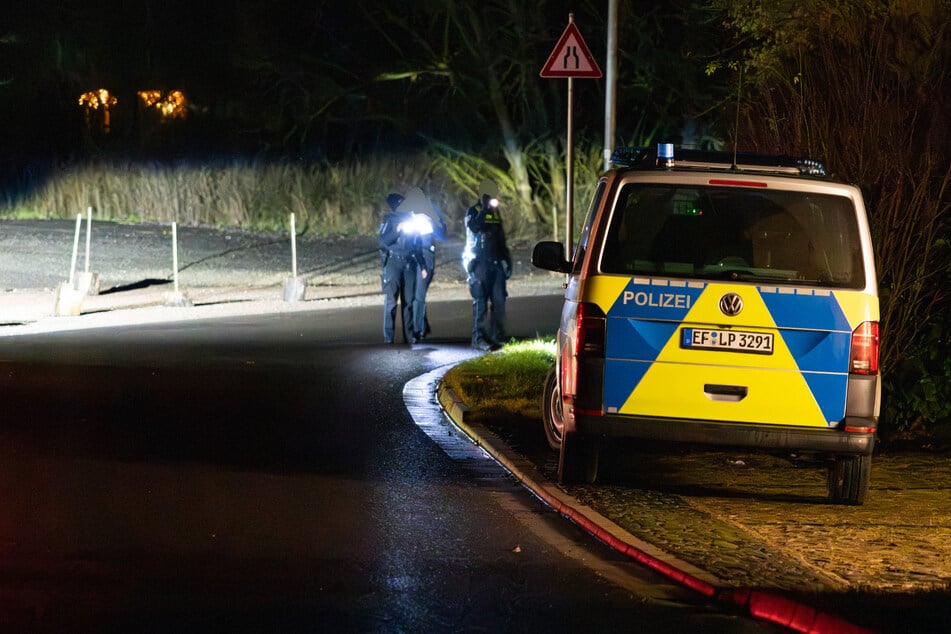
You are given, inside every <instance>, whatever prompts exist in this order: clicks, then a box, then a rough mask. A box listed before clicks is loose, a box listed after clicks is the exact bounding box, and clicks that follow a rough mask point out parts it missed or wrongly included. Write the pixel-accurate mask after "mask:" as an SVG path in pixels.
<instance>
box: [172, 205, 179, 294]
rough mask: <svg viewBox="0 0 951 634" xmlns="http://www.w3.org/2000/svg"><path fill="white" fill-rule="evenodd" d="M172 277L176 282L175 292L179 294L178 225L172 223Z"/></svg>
mask: <svg viewBox="0 0 951 634" xmlns="http://www.w3.org/2000/svg"><path fill="white" fill-rule="evenodd" d="M172 275H173V277H174V280H175V292H176V293H177V292H178V223H176V222H173V223H172Z"/></svg>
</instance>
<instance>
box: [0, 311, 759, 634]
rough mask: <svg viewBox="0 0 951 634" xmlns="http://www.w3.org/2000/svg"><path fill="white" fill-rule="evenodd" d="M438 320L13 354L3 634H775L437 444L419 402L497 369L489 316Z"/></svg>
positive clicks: (324, 316) (174, 332)
mask: <svg viewBox="0 0 951 634" xmlns="http://www.w3.org/2000/svg"><path fill="white" fill-rule="evenodd" d="M533 301H552V299H551V298H548V299H543V300H533ZM554 301H557V298H555V299H554ZM519 303H520V302H519V301H517V300H513V301H512V302H511V304H510V314H511V316H512V324H511V328H510V330H511V334H513V335H515V336H525V337H527V336H533V335H534V334H535V333H536V332H537V331H538V329H539V328H541V329H543V330H544V329H546V328H551V327H552V326H551V324H540V323H538V319H537V315H538V314H548V313H550V312H551V311H548V310H545V311H541V312H540V311H539V310H537V309H532V307H531V306H528V307H526V308H525V309H523V310H520V309H519V308H518V305H519ZM432 314H433V316H434V317H433V328H434V331H435V333H436V334H437V335H440V336H442V337H443V338H442V339H439V338H437V339H435V340H434V341H433V343H432V345H427V346H422V347H419V346H417V347H414V348H410V347H407V346H384V345H382V344H381V343H379V330H380V325H379V320H380V314H379V307H370V308H355V309H341V310H336V309H334V310H326V311H320V312H313V313H307V312H301V313H291V314H282V315H278V316H273V315H269V316H257V317H254V316H250V317H231V318H227V319H217V320H202V321H196V322H187V321H186V322H177V323H172V324H151V325H147V326H143V327H112V328H102V329H90V330H83V331H76V332H70V333H50V334H44V335H29V336H19V337H13V338H6V339H4V340H3V342H2V344H3V345H2V347H0V393H2V394H3V397H4V408H3V410H2V415H0V464H2V465H3V467H2V469H0V499H2V500H3V509H4V510H3V512H2V513H0V597H2V599H3V601H2V603H0V623H3V624H7V625H11V626H12V627H14V628H15V629H24V628H25V629H32V630H34V631H64V630H65V631H123V632H126V631H176V632H180V631H201V632H207V631H276V630H280V631H330V630H333V631H361V632H362V631H394V632H395V631H465V630H485V629H491V630H493V631H526V630H528V631H578V630H581V631H616V630H618V629H628V628H630V627H631V626H632V624H636V629H650V630H653V631H661V632H674V631H678V632H679V631H684V630H690V631H694V630H700V629H702V630H704V631H722V632H746V631H759V630H760V628H759V626H758V625H757V624H755V623H754V622H753V621H751V620H750V619H748V618H743V617H739V616H735V615H726V614H722V613H718V612H717V611H715V610H713V609H710V607H709V606H706V605H704V602H703V601H702V600H700V597H697V596H695V595H694V594H693V593H690V592H688V591H685V590H684V589H682V588H679V587H674V586H673V585H671V584H670V583H669V581H667V580H666V579H665V578H662V577H660V576H659V575H656V574H654V573H650V572H649V571H647V570H645V569H643V568H642V567H640V566H638V565H637V564H634V563H633V562H630V561H629V560H625V559H624V558H622V557H620V556H619V555H617V554H616V553H614V552H613V551H610V550H609V549H607V548H606V547H604V546H603V545H601V544H599V543H598V542H596V541H594V540H593V539H591V538H590V537H588V536H587V535H585V534H583V533H582V532H581V531H580V530H578V529H577V528H576V527H574V526H573V525H570V524H568V523H567V522H565V521H563V520H562V519H561V518H560V517H558V516H557V515H555V514H554V513H552V512H551V511H550V510H548V509H546V508H544V507H542V505H541V504H540V503H539V502H538V501H537V500H536V499H535V498H534V497H532V496H531V495H530V494H528V493H527V492H526V491H525V490H524V489H523V488H522V487H520V486H519V485H518V484H517V483H515V482H514V480H512V479H511V477H509V476H508V475H507V474H506V473H505V472H504V471H502V470H501V469H500V468H499V469H494V470H492V469H490V470H488V471H481V472H480V473H478V474H473V473H472V471H471V470H467V469H466V468H464V466H463V465H461V464H460V462H459V461H457V460H455V459H454V458H453V457H451V456H450V455H448V454H447V453H446V452H445V451H443V450H442V449H440V448H439V447H438V446H437V445H436V444H434V442H433V441H432V440H431V439H430V438H429V437H428V436H427V435H426V434H425V433H423V431H421V430H420V428H419V427H418V426H417V425H416V424H415V421H414V420H413V419H412V417H411V416H410V414H409V412H407V411H406V409H405V407H404V406H403V403H402V398H401V391H402V389H403V386H404V384H405V383H406V382H407V381H409V380H410V379H411V378H413V377H415V376H418V375H420V374H422V373H424V372H426V371H428V370H431V369H433V368H435V367H439V366H441V365H445V364H448V363H454V362H456V361H458V360H459V359H461V358H465V357H466V356H468V355H471V354H473V352H472V351H471V350H470V349H469V348H468V347H466V346H465V342H466V340H467V337H466V335H467V332H468V326H469V324H468V319H469V317H470V315H471V312H470V306H469V304H468V303H467V302H459V303H456V304H453V303H447V304H445V305H444V306H443V305H434V306H433V307H432ZM555 314H557V313H555ZM437 315H439V317H438V318H437ZM517 315H528V316H530V317H526V318H522V319H520V318H518V317H517ZM767 631H770V630H767Z"/></svg>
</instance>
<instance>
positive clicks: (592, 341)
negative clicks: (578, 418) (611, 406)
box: [572, 303, 605, 416]
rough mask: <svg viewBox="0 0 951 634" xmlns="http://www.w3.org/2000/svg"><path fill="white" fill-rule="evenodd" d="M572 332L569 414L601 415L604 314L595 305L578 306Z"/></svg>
mask: <svg viewBox="0 0 951 634" xmlns="http://www.w3.org/2000/svg"><path fill="white" fill-rule="evenodd" d="M575 329H576V330H575V349H574V353H575V358H574V363H573V364H572V365H573V368H574V372H575V376H574V381H573V382H572V385H573V386H574V390H575V391H574V403H573V411H574V413H576V414H584V415H587V416H601V415H602V414H603V413H604V412H603V410H602V397H603V393H604V345H605V344H604V342H605V318H604V313H603V312H602V311H601V309H600V308H598V306H597V305H596V304H584V303H582V304H578V312H577V315H576V321H575Z"/></svg>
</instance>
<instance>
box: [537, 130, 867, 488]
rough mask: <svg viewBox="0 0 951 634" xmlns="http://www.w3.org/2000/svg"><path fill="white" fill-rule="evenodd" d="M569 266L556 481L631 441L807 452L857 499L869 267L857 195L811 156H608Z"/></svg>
mask: <svg viewBox="0 0 951 634" xmlns="http://www.w3.org/2000/svg"><path fill="white" fill-rule="evenodd" d="M614 162H615V168H614V169H611V170H609V171H608V172H606V173H605V174H604V175H603V176H602V178H601V180H600V182H599V183H598V187H597V190H596V193H595V195H594V199H593V201H592V203H591V206H590V209H589V210H588V214H587V217H586V218H585V221H584V225H583V228H582V231H581V234H580V238H579V243H578V245H577V248H576V250H575V253H574V254H573V258H572V260H571V261H568V260H566V258H565V251H564V247H563V246H562V245H561V244H560V243H557V242H541V243H538V244H537V245H536V246H535V250H534V253H533V256H532V261H533V264H534V265H535V266H537V267H539V268H543V269H547V270H552V271H558V272H563V273H566V274H567V276H568V280H567V285H566V291H565V303H564V308H563V311H562V316H561V325H560V328H559V332H558V339H557V355H556V357H557V359H556V363H555V367H554V368H553V370H552V372H551V373H550V375H549V380H548V381H547V385H546V390H545V416H544V418H545V432H546V435H547V437H548V440H549V443H550V444H551V446H552V447H553V448H557V449H558V450H559V451H560V459H559V469H558V474H559V479H560V480H561V481H563V482H571V481H575V480H581V479H583V480H587V481H589V482H593V481H594V480H595V479H596V478H597V474H598V465H599V458H600V448H601V446H602V443H605V442H610V439H611V438H617V437H627V438H637V439H643V440H645V441H662V442H664V443H666V442H671V441H672V442H679V443H686V444H689V445H692V446H697V445H699V446H713V447H723V448H726V447H730V448H745V449H750V450H761V451H765V452H771V453H777V454H786V455H789V454H798V455H810V456H813V457H815V458H817V459H820V460H827V461H828V467H829V495H830V498H831V499H832V500H833V501H835V502H837V503H845V504H862V503H863V502H864V501H865V499H866V496H867V493H868V486H869V477H870V473H871V461H872V452H873V449H874V447H875V442H876V427H877V422H878V416H879V403H880V393H881V380H880V376H879V369H878V348H879V330H878V322H879V304H878V290H877V283H876V273H875V263H874V259H873V255H872V246H871V237H870V234H869V227H868V221H867V218H866V212H865V206H864V202H863V199H862V195H861V193H860V191H859V190H858V189H857V188H856V187H854V186H852V185H848V184H844V183H841V182H837V181H835V180H832V179H830V178H828V177H827V176H826V174H825V168H824V166H823V165H822V164H821V163H818V162H816V161H811V160H808V159H796V158H790V157H786V156H771V155H760V154H743V153H740V154H734V153H719V152H704V151H696V150H693V151H692V150H681V149H679V148H678V149H676V151H675V150H674V148H673V146H671V145H669V144H663V145H661V146H658V149H657V150H654V149H646V148H625V149H623V150H620V151H618V152H616V153H615V156H614Z"/></svg>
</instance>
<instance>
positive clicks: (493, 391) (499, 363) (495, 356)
mask: <svg viewBox="0 0 951 634" xmlns="http://www.w3.org/2000/svg"><path fill="white" fill-rule="evenodd" d="M554 362H555V342H554V339H531V340H528V341H520V342H511V343H509V344H507V345H504V346H502V348H501V349H500V350H497V351H495V352H491V353H488V354H484V355H482V356H479V357H475V358H473V359H469V360H467V361H464V362H462V363H460V364H458V365H456V366H454V367H452V368H450V369H449V371H448V372H446V374H445V376H444V377H443V382H444V383H445V384H446V385H447V386H448V387H450V388H452V390H453V392H455V394H456V396H458V397H459V398H460V399H461V400H462V402H463V403H465V404H466V406H467V407H469V409H470V410H472V411H473V412H475V413H477V415H478V416H479V417H480V418H484V419H486V420H492V419H493V418H506V419H507V418H512V417H516V418H524V419H528V420H532V421H538V432H539V433H541V430H542V427H541V420H542V388H543V386H544V384H545V375H546V374H547V373H548V369H549V368H550V367H551V365H552V363H554Z"/></svg>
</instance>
